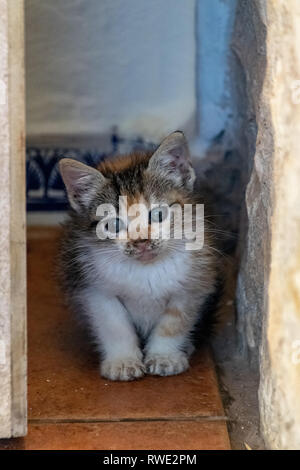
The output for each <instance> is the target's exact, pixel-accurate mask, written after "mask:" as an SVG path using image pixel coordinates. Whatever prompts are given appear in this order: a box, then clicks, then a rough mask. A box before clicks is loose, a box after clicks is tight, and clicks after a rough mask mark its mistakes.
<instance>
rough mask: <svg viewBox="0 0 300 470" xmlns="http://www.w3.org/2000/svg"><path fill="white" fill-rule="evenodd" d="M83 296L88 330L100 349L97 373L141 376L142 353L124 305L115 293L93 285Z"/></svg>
mask: <svg viewBox="0 0 300 470" xmlns="http://www.w3.org/2000/svg"><path fill="white" fill-rule="evenodd" d="M84 300H85V311H86V315H87V317H88V320H89V323H90V326H91V329H92V334H93V335H94V337H95V339H96V341H97V344H98V347H99V350H100V351H101V353H102V362H101V366H100V372H101V375H102V376H103V377H106V378H108V379H110V380H124V381H126V380H134V379H137V378H139V377H142V376H143V375H144V372H145V368H144V365H143V362H142V358H143V354H142V352H141V350H140V348H139V340H138V337H137V335H136V332H135V329H134V327H133V325H132V323H131V322H130V319H129V318H128V313H127V311H126V309H125V307H124V306H123V305H122V304H121V302H120V301H119V300H118V298H117V297H109V296H106V295H105V294H102V293H99V292H98V291H97V290H93V289H87V290H86V291H85V293H84Z"/></svg>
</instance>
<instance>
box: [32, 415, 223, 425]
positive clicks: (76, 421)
mask: <svg viewBox="0 0 300 470" xmlns="http://www.w3.org/2000/svg"><path fill="white" fill-rule="evenodd" d="M160 421H164V422H176V421H186V422H214V421H224V422H226V421H229V419H228V418H227V416H207V417H205V416H195V417H193V416H190V417H189V416H188V417H184V416H183V417H179V416H177V417H176V416H174V417H170V418H164V417H162V418H120V419H117V418H115V419H93V418H91V419H90V418H78V419H76V418H32V419H29V420H28V423H29V424H97V423H99V424H100V423H138V422H142V423H143V422H144V423H145V422H160Z"/></svg>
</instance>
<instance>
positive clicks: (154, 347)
mask: <svg viewBox="0 0 300 470" xmlns="http://www.w3.org/2000/svg"><path fill="white" fill-rule="evenodd" d="M179 305H180V304H179ZM179 305H177V306H176V304H172V305H169V306H168V308H167V309H166V311H165V312H164V314H163V315H162V316H161V317H160V320H159V322H158V324H157V325H156V327H155V328H154V330H153V332H152V333H151V335H150V337H149V339H148V342H147V344H146V347H145V352H146V357H145V361H144V362H145V366H146V371H147V372H148V373H149V374H152V375H175V374H180V373H181V372H184V371H185V370H187V369H188V367H189V360H188V358H189V355H190V354H191V353H192V352H193V349H194V348H193V346H192V343H191V341H190V338H189V334H190V332H191V330H192V329H193V326H194V323H195V313H193V312H189V313H188V314H187V313H185V311H184V309H183V307H182V306H179Z"/></svg>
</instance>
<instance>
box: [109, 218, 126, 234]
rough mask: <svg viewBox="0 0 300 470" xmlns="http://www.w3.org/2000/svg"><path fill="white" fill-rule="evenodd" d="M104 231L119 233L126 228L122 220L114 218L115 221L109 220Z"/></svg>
mask: <svg viewBox="0 0 300 470" xmlns="http://www.w3.org/2000/svg"><path fill="white" fill-rule="evenodd" d="M104 228H105V230H106V231H107V232H110V233H119V232H120V231H121V230H124V229H125V228H126V226H125V224H124V222H123V220H122V219H119V218H118V217H116V218H115V219H109V220H108V221H107V222H106V224H105V226H104Z"/></svg>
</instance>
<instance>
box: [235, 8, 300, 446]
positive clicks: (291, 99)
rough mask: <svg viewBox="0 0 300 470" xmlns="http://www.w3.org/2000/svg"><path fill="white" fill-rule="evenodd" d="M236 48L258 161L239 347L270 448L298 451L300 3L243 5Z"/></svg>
mask: <svg viewBox="0 0 300 470" xmlns="http://www.w3.org/2000/svg"><path fill="white" fill-rule="evenodd" d="M234 49H235V51H236V54H237V60H238V62H239V67H240V71H241V73H242V74H243V75H244V84H245V89H244V90H242V92H243V91H244V104H245V106H246V109H247V111H246V113H245V115H244V124H245V125H244V136H245V143H246V146H245V149H246V157H247V158H248V159H249V161H250V162H252V163H251V166H252V168H251V166H250V168H249V171H250V180H249V183H248V186H247V190H246V210H245V218H244V226H245V225H246V224H247V226H248V233H247V235H246V237H245V240H244V247H243V248H244V249H243V257H242V263H241V269H240V274H239V278H238V290H237V306H238V330H239V333H240V338H241V341H240V343H241V345H242V351H243V352H244V353H245V352H247V353H248V357H250V360H251V363H252V365H254V366H255V365H258V362H259V369H260V388H259V402H260V414H261V429H262V432H263V436H264V439H265V442H266V445H267V447H269V448H274V449H299V448H300V400H299V394H300V346H299V345H300V313H299V312H300V294H299V291H300V281H299V279H300V248H299V247H300V202H299V201H300V184H299V183H300V159H299V155H298V153H299V148H300V99H299V96H300V93H299V92H298V90H299V89H300V87H299V83H300V82H297V80H300V3H299V1H298V0H289V2H286V1H284V0H268V1H266V0H253V1H251V2H248V1H241V2H239V10H238V13H237V19H236V31H235V37H234ZM297 103H299V104H297ZM256 130H257V135H255V134H256ZM255 144H256V148H255V152H253V150H254V145H255ZM253 153H254V157H253Z"/></svg>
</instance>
